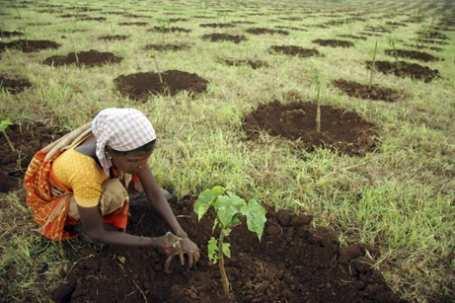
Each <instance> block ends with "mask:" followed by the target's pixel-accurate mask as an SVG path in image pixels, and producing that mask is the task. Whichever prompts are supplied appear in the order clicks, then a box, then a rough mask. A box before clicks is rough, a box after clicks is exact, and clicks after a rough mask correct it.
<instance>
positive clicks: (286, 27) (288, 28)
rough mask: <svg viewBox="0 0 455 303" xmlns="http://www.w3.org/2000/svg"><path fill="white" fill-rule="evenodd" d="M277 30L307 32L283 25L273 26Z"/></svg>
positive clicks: (300, 28)
mask: <svg viewBox="0 0 455 303" xmlns="http://www.w3.org/2000/svg"><path fill="white" fill-rule="evenodd" d="M275 28H277V29H283V30H290V31H298V32H307V31H308V30H307V29H306V28H303V27H296V26H284V25H278V26H275Z"/></svg>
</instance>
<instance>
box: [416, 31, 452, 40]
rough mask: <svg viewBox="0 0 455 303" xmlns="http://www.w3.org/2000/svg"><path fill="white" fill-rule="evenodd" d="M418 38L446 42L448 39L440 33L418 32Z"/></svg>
mask: <svg viewBox="0 0 455 303" xmlns="http://www.w3.org/2000/svg"><path fill="white" fill-rule="evenodd" d="M419 36H420V37H422V38H423V39H439V40H448V39H449V37H448V36H447V35H446V34H443V33H440V32H420V33H419Z"/></svg>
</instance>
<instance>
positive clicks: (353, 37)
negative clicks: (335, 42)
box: [338, 34, 368, 41]
mask: <svg viewBox="0 0 455 303" xmlns="http://www.w3.org/2000/svg"><path fill="white" fill-rule="evenodd" d="M338 37H341V38H347V39H354V40H364V41H365V40H367V39H368V38H367V37H364V36H357V35H348V34H341V35H338Z"/></svg>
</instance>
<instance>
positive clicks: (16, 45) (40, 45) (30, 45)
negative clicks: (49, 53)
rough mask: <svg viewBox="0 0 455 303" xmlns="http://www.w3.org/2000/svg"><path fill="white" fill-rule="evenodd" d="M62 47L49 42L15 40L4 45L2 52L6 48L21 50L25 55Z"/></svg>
mask: <svg viewBox="0 0 455 303" xmlns="http://www.w3.org/2000/svg"><path fill="white" fill-rule="evenodd" d="M60 46H61V45H60V44H58V43H56V42H54V41H49V40H14V41H11V42H8V43H3V45H2V46H0V51H1V50H2V49H6V48H12V49H17V50H20V51H22V52H24V53H32V52H39V51H41V50H44V49H57V48H59V47H60Z"/></svg>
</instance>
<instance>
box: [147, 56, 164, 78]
mask: <svg viewBox="0 0 455 303" xmlns="http://www.w3.org/2000/svg"><path fill="white" fill-rule="evenodd" d="M150 58H152V60H153V63H154V64H155V69H156V72H157V73H158V77H159V78H160V83H161V85H163V83H164V82H163V77H162V76H161V70H160V66H159V65H158V60H157V59H156V55H155V54H154V53H151V54H150Z"/></svg>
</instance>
